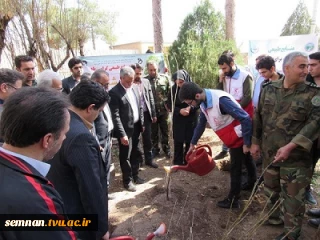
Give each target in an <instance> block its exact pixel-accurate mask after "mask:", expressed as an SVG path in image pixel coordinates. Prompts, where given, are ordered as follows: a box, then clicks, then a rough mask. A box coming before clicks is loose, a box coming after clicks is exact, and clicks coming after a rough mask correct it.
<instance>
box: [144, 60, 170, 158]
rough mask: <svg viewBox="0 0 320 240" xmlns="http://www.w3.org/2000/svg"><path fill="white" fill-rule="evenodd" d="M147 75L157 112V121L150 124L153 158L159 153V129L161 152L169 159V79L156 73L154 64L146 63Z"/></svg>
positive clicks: (156, 67) (156, 69) (156, 68)
mask: <svg viewBox="0 0 320 240" xmlns="http://www.w3.org/2000/svg"><path fill="white" fill-rule="evenodd" d="M147 69H148V75H147V76H145V78H147V79H149V81H150V84H151V88H152V92H153V96H154V102H155V107H156V112H157V121H156V122H155V123H152V130H151V131H152V145H153V150H152V151H153V156H154V157H155V156H157V155H159V153H160V148H159V128H160V131H161V145H162V150H163V151H164V153H165V154H166V155H167V157H170V146H169V137H168V116H169V113H168V108H167V99H168V93H169V91H170V83H169V79H168V77H167V76H166V75H163V74H159V73H158V64H157V63H155V62H151V61H150V62H148V63H147Z"/></svg>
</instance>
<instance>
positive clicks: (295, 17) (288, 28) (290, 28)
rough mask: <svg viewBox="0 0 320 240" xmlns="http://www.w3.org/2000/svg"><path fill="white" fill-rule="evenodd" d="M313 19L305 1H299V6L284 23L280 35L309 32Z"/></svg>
mask: <svg viewBox="0 0 320 240" xmlns="http://www.w3.org/2000/svg"><path fill="white" fill-rule="evenodd" d="M311 20H312V19H311V16H310V14H309V12H308V9H307V6H306V5H305V3H304V1H299V3H298V6H297V7H296V9H295V10H294V12H293V13H292V14H291V16H290V17H289V19H288V21H287V23H286V24H285V25H284V27H283V29H282V33H281V35H280V36H291V35H302V34H309V33H310V28H311V22H312V21H311Z"/></svg>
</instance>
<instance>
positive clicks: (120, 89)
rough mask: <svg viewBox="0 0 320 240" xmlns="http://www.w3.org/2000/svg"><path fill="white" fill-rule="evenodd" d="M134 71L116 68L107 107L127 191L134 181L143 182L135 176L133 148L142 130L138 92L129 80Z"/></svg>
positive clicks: (134, 152) (128, 68)
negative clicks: (110, 116)
mask: <svg viewBox="0 0 320 240" xmlns="http://www.w3.org/2000/svg"><path fill="white" fill-rule="evenodd" d="M133 78H134V71H133V69H132V68H131V67H123V68H121V70H120V82H119V83H118V84H117V85H116V86H114V87H113V88H112V89H111V90H110V92H109V94H110V97H111V102H110V108H111V114H112V120H113V124H114V136H115V137H116V138H118V142H119V159H120V167H121V171H122V179H123V186H124V188H126V189H127V190H128V191H132V192H134V191H136V187H135V185H134V183H136V184H142V183H144V180H143V179H141V178H140V177H139V176H138V173H139V160H138V159H137V148H138V143H139V136H140V133H141V132H143V111H142V106H141V101H140V98H139V92H138V90H137V88H136V86H134V85H133V84H132V83H133Z"/></svg>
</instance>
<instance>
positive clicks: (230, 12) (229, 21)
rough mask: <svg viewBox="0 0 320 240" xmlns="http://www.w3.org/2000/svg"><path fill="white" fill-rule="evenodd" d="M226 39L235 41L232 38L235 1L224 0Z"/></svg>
mask: <svg viewBox="0 0 320 240" xmlns="http://www.w3.org/2000/svg"><path fill="white" fill-rule="evenodd" d="M225 13H226V39H227V40H235V38H234V19H235V0H226V5H225Z"/></svg>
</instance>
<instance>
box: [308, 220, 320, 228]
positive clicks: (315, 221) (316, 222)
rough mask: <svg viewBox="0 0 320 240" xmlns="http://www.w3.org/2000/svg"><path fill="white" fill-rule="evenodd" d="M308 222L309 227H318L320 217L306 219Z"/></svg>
mask: <svg viewBox="0 0 320 240" xmlns="http://www.w3.org/2000/svg"><path fill="white" fill-rule="evenodd" d="M308 224H309V225H310V226H311V227H314V228H319V226H320V218H314V219H310V220H309V221H308Z"/></svg>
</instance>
